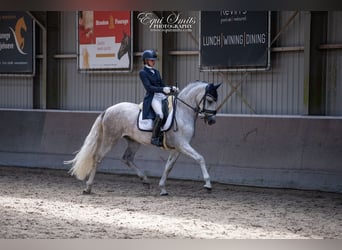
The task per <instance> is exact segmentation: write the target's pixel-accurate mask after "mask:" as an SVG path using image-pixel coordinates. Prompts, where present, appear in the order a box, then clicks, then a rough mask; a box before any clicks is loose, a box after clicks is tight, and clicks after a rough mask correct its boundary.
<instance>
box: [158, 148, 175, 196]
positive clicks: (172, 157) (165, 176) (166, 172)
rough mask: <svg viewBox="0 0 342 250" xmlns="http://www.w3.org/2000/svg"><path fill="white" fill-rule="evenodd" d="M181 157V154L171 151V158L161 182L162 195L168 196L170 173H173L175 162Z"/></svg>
mask: <svg viewBox="0 0 342 250" xmlns="http://www.w3.org/2000/svg"><path fill="white" fill-rule="evenodd" d="M179 155H180V152H178V151H171V153H170V155H169V158H168V159H167V162H166V165H165V169H164V172H163V175H162V177H161V179H160V181H159V187H160V189H161V192H160V195H168V193H167V191H166V189H165V183H166V179H167V177H168V176H169V173H170V172H171V170H172V168H173V166H174V165H175V162H176V160H177V159H178V157H179Z"/></svg>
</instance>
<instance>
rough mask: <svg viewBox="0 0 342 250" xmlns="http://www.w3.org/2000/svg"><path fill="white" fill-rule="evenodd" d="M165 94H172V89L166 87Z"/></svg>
mask: <svg viewBox="0 0 342 250" xmlns="http://www.w3.org/2000/svg"><path fill="white" fill-rule="evenodd" d="M163 92H164V93H165V94H170V93H171V88H170V87H164V88H163Z"/></svg>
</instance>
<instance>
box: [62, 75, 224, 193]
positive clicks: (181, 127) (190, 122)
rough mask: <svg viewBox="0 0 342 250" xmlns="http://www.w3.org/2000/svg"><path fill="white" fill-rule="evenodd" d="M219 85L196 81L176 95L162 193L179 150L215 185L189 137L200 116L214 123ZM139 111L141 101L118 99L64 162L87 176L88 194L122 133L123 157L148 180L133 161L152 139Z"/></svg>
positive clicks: (78, 174) (79, 175) (73, 171)
mask: <svg viewBox="0 0 342 250" xmlns="http://www.w3.org/2000/svg"><path fill="white" fill-rule="evenodd" d="M219 86H220V84H217V85H215V84H212V83H206V82H201V81H197V82H193V83H190V84H188V85H187V86H186V87H185V88H184V89H183V90H182V91H181V92H180V93H179V94H178V95H176V96H175V101H174V103H175V118H174V119H175V121H174V122H173V125H172V126H173V127H172V128H171V129H170V130H168V131H167V132H165V134H164V137H165V139H166V143H167V149H168V150H170V155H169V157H168V160H167V162H166V165H165V169H164V172H163V175H162V177H161V179H160V182H159V187H160V189H161V193H160V195H167V194H168V193H167V191H166V189H165V183H166V179H167V177H168V175H169V173H170V171H171V169H172V167H173V166H174V164H175V162H176V160H177V159H178V157H179V155H180V153H183V154H184V155H187V156H189V157H191V158H193V159H194V160H195V161H196V162H198V164H199V165H200V167H201V170H202V174H203V179H204V181H205V185H204V187H205V188H206V189H208V190H211V188H212V186H211V182H210V176H209V174H208V171H207V168H206V164H205V160H204V158H203V156H202V155H200V154H199V153H198V152H197V151H196V150H195V149H193V148H192V146H191V145H190V141H191V139H192V137H193V135H194V132H195V121H196V119H197V117H198V116H202V117H203V118H204V121H205V122H206V123H207V124H209V125H212V124H214V123H215V121H216V120H215V118H216V105H217V98H218V94H217V88H218V87H219ZM139 111H140V108H139V105H138V104H135V103H129V102H122V103H118V104H116V105H113V106H111V107H109V108H107V109H106V110H105V111H104V112H102V113H101V114H100V115H99V116H98V117H97V119H96V120H95V122H94V124H93V126H92V128H91V130H90V132H89V134H88V136H87V137H86V139H85V141H84V144H83V145H82V147H81V149H80V150H79V151H78V153H77V154H76V156H75V158H74V159H72V160H70V161H65V162H64V163H65V164H72V167H71V169H70V171H69V172H70V173H71V175H75V176H76V178H78V179H79V180H85V179H86V178H87V177H88V180H87V181H86V189H85V190H84V191H83V192H84V193H85V194H89V193H91V189H92V185H93V182H94V177H95V173H96V168H97V166H98V164H99V163H100V162H101V160H102V159H103V157H104V156H105V155H106V154H107V153H108V151H109V150H110V149H111V148H112V147H113V145H115V144H116V143H117V141H118V140H119V139H120V138H122V137H123V138H125V139H126V140H127V143H128V146H127V149H126V151H125V153H124V155H123V161H124V162H125V163H126V164H127V165H128V167H130V168H132V169H134V170H135V171H136V173H137V175H138V176H139V177H140V178H141V179H142V181H143V182H144V183H149V180H148V178H147V176H146V175H145V174H144V173H143V172H142V171H141V170H140V169H139V168H138V167H137V166H136V165H135V163H134V162H133V161H134V156H135V153H136V152H137V150H138V149H139V147H140V145H141V144H144V145H148V144H150V141H151V132H144V131H141V130H139V129H138V127H137V117H138V114H139Z"/></svg>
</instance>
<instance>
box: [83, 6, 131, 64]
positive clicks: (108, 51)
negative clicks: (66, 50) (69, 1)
mask: <svg viewBox="0 0 342 250" xmlns="http://www.w3.org/2000/svg"><path fill="white" fill-rule="evenodd" d="M131 27H132V25H131V12H129V11H79V12H78V42H79V68H80V69H109V70H111V69H113V70H117V69H120V70H130V69H131V61H132V58H131V56H132V51H131Z"/></svg>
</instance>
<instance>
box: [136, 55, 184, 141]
mask: <svg viewBox="0 0 342 250" xmlns="http://www.w3.org/2000/svg"><path fill="white" fill-rule="evenodd" d="M142 59H143V63H144V67H143V68H142V69H141V70H140V72H139V76H140V79H141V81H142V83H143V85H144V87H145V90H146V94H145V97H144V104H143V114H142V118H143V119H154V121H153V129H152V139H151V144H153V145H156V146H159V147H160V146H163V141H162V140H163V137H162V133H161V131H160V129H161V126H162V123H163V118H164V114H163V111H162V101H163V100H164V99H166V98H167V96H166V95H167V94H170V93H171V92H175V91H178V88H177V87H168V86H166V85H165V84H164V83H163V80H162V78H161V76H160V73H159V71H158V70H157V69H155V68H154V65H155V63H156V62H155V61H156V60H157V54H156V52H155V51H154V50H145V51H144V52H143V54H142Z"/></svg>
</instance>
